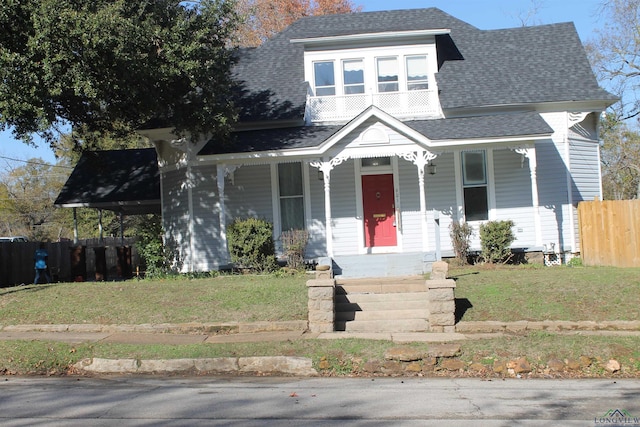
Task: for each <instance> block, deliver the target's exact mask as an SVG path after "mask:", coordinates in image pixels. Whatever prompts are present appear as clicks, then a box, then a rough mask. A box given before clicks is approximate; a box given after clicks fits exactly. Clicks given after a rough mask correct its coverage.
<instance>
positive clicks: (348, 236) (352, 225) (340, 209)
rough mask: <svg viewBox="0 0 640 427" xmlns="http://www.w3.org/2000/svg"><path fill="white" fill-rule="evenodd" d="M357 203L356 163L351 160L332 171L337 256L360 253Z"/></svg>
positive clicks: (334, 246)
mask: <svg viewBox="0 0 640 427" xmlns="http://www.w3.org/2000/svg"><path fill="white" fill-rule="evenodd" d="M356 203H358V201H357V200H356V189H355V172H354V161H353V160H349V161H348V162H344V163H343V164H341V165H339V166H337V167H336V168H335V169H333V171H331V215H332V216H333V252H334V254H336V255H353V254H357V253H358V247H359V243H358V226H359V225H358V224H359V223H358V221H357V219H356Z"/></svg>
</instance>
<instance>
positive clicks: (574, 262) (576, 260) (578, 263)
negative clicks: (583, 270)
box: [567, 256, 582, 267]
mask: <svg viewBox="0 0 640 427" xmlns="http://www.w3.org/2000/svg"><path fill="white" fill-rule="evenodd" d="M567 265H568V266H569V267H582V258H580V257H579V256H574V257H573V258H571V259H570V260H569V262H568V263H567Z"/></svg>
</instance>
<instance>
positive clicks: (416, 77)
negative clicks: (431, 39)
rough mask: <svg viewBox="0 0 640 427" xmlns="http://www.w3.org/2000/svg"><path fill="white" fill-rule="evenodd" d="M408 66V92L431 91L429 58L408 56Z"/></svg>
mask: <svg viewBox="0 0 640 427" xmlns="http://www.w3.org/2000/svg"><path fill="white" fill-rule="evenodd" d="M406 65H407V66H406V69H407V90H424V89H429V79H428V68H427V56H426V55H416V56H407V57H406Z"/></svg>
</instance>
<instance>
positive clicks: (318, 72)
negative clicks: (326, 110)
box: [313, 61, 336, 96]
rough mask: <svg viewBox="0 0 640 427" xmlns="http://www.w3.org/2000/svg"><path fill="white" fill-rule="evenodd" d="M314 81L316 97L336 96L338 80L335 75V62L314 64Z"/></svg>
mask: <svg viewBox="0 0 640 427" xmlns="http://www.w3.org/2000/svg"><path fill="white" fill-rule="evenodd" d="M313 79H314V83H315V88H316V96H332V95H335V94H336V78H335V75H334V74H333V61H318V62H314V63H313Z"/></svg>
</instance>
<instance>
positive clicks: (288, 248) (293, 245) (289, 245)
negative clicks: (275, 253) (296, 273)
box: [281, 230, 309, 270]
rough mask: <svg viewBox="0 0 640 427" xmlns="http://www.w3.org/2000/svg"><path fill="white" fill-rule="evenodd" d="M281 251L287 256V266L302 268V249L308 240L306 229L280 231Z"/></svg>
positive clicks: (294, 268) (296, 268) (303, 249)
mask: <svg viewBox="0 0 640 427" xmlns="http://www.w3.org/2000/svg"><path fill="white" fill-rule="evenodd" d="M281 239H282V251H283V252H284V255H285V257H286V258H287V267H289V268H290V269H293V270H302V269H303V268H304V251H305V249H306V248H307V243H308V242H309V232H308V231H307V230H290V231H284V232H283V233H282V237H281Z"/></svg>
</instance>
